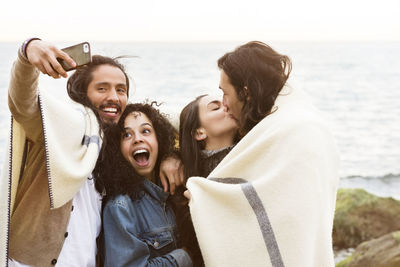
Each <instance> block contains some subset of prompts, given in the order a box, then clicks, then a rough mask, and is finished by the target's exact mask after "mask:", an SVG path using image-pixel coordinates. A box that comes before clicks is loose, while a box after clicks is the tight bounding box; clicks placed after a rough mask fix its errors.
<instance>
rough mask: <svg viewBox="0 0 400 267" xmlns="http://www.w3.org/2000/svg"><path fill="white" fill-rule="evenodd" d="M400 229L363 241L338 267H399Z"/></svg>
mask: <svg viewBox="0 0 400 267" xmlns="http://www.w3.org/2000/svg"><path fill="white" fill-rule="evenodd" d="M399 266H400V231H396V232H393V233H389V234H386V235H384V236H382V237H380V238H377V239H372V240H370V241H366V242H364V243H361V244H360V245H359V246H358V247H357V248H356V250H355V251H354V253H353V255H351V256H350V257H348V258H347V259H345V260H343V261H341V262H339V263H338V264H336V267H399Z"/></svg>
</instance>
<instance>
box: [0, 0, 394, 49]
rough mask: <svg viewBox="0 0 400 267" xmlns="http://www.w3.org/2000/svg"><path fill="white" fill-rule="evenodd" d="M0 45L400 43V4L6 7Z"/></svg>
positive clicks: (228, 0) (229, 0) (281, 0)
mask: <svg viewBox="0 0 400 267" xmlns="http://www.w3.org/2000/svg"><path fill="white" fill-rule="evenodd" d="M6 1H7V2H6V3H4V2H3V3H2V5H1V11H0V41H12V42H14V41H21V40H25V39H27V38H29V37H32V36H39V37H41V38H42V39H46V40H49V41H80V40H87V41H107V42H110V41H116V42H121V41H126V42H129V41H144V42H145V41H161V42H164V41H165V42H175V41H176V42H185V41H188V42H191V41H205V42H207V41H243V40H251V39H257V40H264V41H268V40H270V41H271V40H276V41H371V40H377V41H400V1H399V0H375V1H370V0H335V1H325V0H286V1H285V0H275V1H267V0H246V1H243V0H242V1H236V0H202V1H191V0H163V1H162V0H140V1H137V0H97V1H85V0H69V1H57V0H37V1H31V0H29V1H28V0H22V1H11V0H6Z"/></svg>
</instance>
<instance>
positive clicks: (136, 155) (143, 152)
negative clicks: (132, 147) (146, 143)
mask: <svg viewBox="0 0 400 267" xmlns="http://www.w3.org/2000/svg"><path fill="white" fill-rule="evenodd" d="M132 157H133V159H134V160H135V162H136V164H137V165H139V166H141V167H144V166H147V165H148V164H149V157H150V153H149V151H148V150H147V149H144V148H141V149H138V150H136V151H134V152H133V153H132Z"/></svg>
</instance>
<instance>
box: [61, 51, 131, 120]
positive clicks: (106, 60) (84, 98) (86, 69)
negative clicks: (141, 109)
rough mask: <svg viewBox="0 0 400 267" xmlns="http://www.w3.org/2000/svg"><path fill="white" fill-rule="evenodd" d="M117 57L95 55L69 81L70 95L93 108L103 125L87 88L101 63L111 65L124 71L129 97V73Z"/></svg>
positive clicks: (68, 89) (76, 100)
mask: <svg viewBox="0 0 400 267" xmlns="http://www.w3.org/2000/svg"><path fill="white" fill-rule="evenodd" d="M117 59H118V58H110V57H105V56H100V55H93V56H92V61H91V62H90V63H89V64H87V65H84V66H81V67H78V68H77V69H76V70H75V72H74V73H73V74H72V75H71V76H70V77H69V78H68V81H67V92H68V95H69V97H70V98H71V99H72V100H74V101H75V102H78V103H80V104H82V105H84V106H87V107H89V108H91V109H92V110H93V112H94V113H95V114H96V116H97V120H98V122H99V124H100V125H101V126H102V127H103V126H104V125H103V123H102V121H101V120H100V118H99V115H98V112H97V109H96V108H95V107H94V105H93V104H92V103H91V102H90V100H89V98H88V95H87V90H88V86H89V84H90V82H91V81H92V80H93V75H92V74H93V71H95V70H96V69H97V68H98V67H99V66H101V65H109V66H113V67H116V68H118V69H120V70H121V71H122V72H123V73H124V76H125V79H126V88H127V96H128V98H129V77H128V74H126V71H125V67H124V65H122V64H121V63H119V62H118V60H117Z"/></svg>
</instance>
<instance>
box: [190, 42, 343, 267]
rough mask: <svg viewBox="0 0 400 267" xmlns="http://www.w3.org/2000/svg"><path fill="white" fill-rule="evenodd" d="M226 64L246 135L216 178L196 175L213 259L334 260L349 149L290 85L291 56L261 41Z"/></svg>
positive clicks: (311, 265) (227, 83)
mask: <svg viewBox="0 0 400 267" xmlns="http://www.w3.org/2000/svg"><path fill="white" fill-rule="evenodd" d="M218 66H219V68H220V70H221V77H220V84H219V85H220V89H221V90H222V92H223V103H224V106H225V109H226V110H227V112H228V113H229V114H230V116H231V117H232V118H234V119H236V121H237V122H238V126H239V133H240V134H241V137H242V138H241V140H240V142H239V143H238V144H237V145H236V146H235V147H234V148H233V149H232V150H231V151H230V152H229V154H228V155H227V156H226V157H225V158H224V159H223V160H222V162H221V163H220V164H219V165H218V166H217V167H216V168H215V169H214V171H213V172H211V173H210V175H209V177H208V179H201V178H198V177H193V178H190V179H189V180H188V183H187V187H188V189H189V191H190V194H191V196H192V199H195V200H196V201H192V202H191V205H190V211H191V216H192V220H193V224H194V226H195V229H196V236H197V238H198V240H199V244H200V248H201V252H202V255H203V257H204V262H205V265H206V266H274V267H277V266H279V267H283V266H287V267H290V266H307V267H319V266H334V261H333V249H332V226H333V216H334V211H335V200H336V190H337V187H338V182H339V175H338V169H339V168H338V166H339V157H338V153H337V149H336V146H335V142H334V139H333V137H332V134H331V132H330V130H329V127H328V126H327V125H326V123H325V121H324V119H323V118H322V116H321V114H320V113H319V112H318V110H317V109H315V108H314V107H313V105H312V104H311V101H309V99H308V97H307V96H306V95H305V94H304V93H303V92H302V91H301V90H299V89H298V88H292V87H290V86H289V85H287V80H288V78H289V74H290V72H291V61H290V59H289V57H287V56H285V55H281V54H279V53H277V52H276V51H275V50H273V49H272V48H271V47H270V46H268V45H267V44H264V43H262V42H258V41H253V42H249V43H247V44H244V45H241V46H239V47H238V48H236V49H235V50H234V51H232V52H228V53H226V54H225V55H224V56H222V57H221V58H220V59H219V60H218ZM186 194H187V195H188V193H186ZM205 221H207V222H206V223H205Z"/></svg>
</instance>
